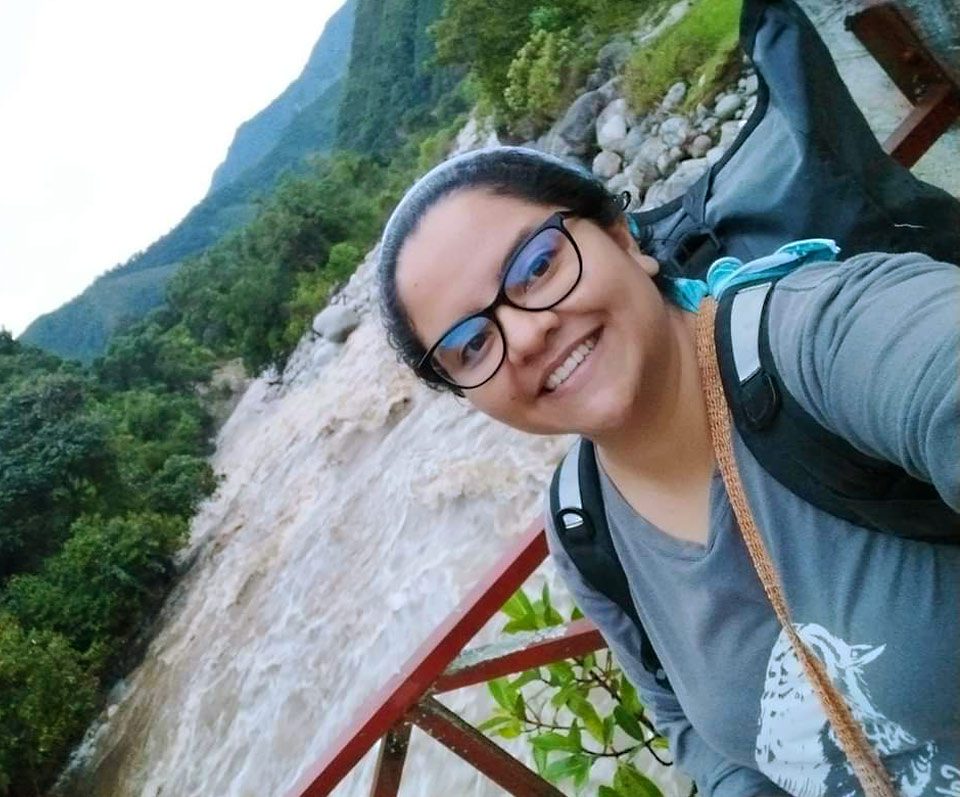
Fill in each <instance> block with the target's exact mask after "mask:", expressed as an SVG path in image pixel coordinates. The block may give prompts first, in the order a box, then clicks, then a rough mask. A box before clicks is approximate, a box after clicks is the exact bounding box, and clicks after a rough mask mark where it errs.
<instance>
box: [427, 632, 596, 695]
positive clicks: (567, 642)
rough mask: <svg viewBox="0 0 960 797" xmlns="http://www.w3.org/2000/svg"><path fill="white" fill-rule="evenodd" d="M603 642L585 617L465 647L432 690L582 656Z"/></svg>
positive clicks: (490, 678) (466, 683)
mask: <svg viewBox="0 0 960 797" xmlns="http://www.w3.org/2000/svg"><path fill="white" fill-rule="evenodd" d="M606 646H607V643H606V642H605V641H604V639H603V637H602V636H600V632H599V631H598V630H597V629H596V627H595V626H594V624H593V623H591V622H590V621H589V620H587V619H586V618H581V619H579V620H574V621H573V622H571V623H568V624H567V625H562V626H555V627H553V628H545V629H543V630H542V631H532V632H529V633H525V634H516V635H515V636H511V637H509V638H508V639H507V640H505V641H504V642H498V643H494V644H492V645H484V646H483V647H481V648H476V649H475V650H468V651H466V652H465V653H464V654H463V655H462V656H460V657H459V658H458V659H457V660H456V661H455V662H453V664H451V665H450V668H449V669H448V670H447V671H446V672H445V673H444V674H443V675H441V676H440V677H439V678H438V679H437V682H436V684H434V686H433V689H431V693H433V694H437V693H440V692H450V691H452V690H453V689H461V688H462V687H464V686H470V685H471V684H478V683H484V682H486V681H490V680H492V679H493V678H499V677H501V676H503V675H510V674H511V673H515V672H520V671H521V670H527V669H530V668H531V667H541V666H543V665H544V664H549V663H550V662H554V661H560V660H561V659H569V658H573V657H575V656H585V655H586V654H587V653H591V652H593V651H594V650H601V649H602V648H605V647H606Z"/></svg>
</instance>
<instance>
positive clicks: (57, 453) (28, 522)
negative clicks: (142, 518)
mask: <svg viewBox="0 0 960 797" xmlns="http://www.w3.org/2000/svg"><path fill="white" fill-rule="evenodd" d="M114 464H115V463H114V457H113V454H112V452H111V450H110V447H109V429H108V425H107V423H106V420H105V418H104V417H103V414H102V413H101V412H100V411H99V409H98V408H97V407H96V406H94V404H93V402H92V399H91V384H90V382H89V380H86V379H84V378H82V377H80V376H77V375H74V374H64V373H42V372H41V373H39V374H36V375H35V376H34V378H33V379H32V380H29V381H28V380H24V381H23V382H22V383H20V384H18V385H17V386H16V387H14V388H13V389H12V390H10V391H9V392H8V393H7V394H6V395H4V396H3V397H2V398H0V578H2V577H3V576H5V575H8V574H10V573H13V572H16V571H18V570H22V569H26V568H29V567H33V566H35V564H36V563H37V562H38V561H39V559H40V558H41V557H43V556H44V555H46V554H47V553H49V552H51V551H53V550H55V549H56V547H57V546H58V545H59V544H60V543H61V542H62V541H63V539H64V537H65V534H66V530H67V528H68V527H69V525H70V523H71V522H72V521H73V520H74V518H75V517H77V515H79V514H80V513H81V512H83V511H88V510H90V509H92V508H94V507H96V506H97V505H98V502H99V493H100V490H101V488H102V487H103V486H104V485H107V484H110V483H112V482H113V481H115V468H114Z"/></svg>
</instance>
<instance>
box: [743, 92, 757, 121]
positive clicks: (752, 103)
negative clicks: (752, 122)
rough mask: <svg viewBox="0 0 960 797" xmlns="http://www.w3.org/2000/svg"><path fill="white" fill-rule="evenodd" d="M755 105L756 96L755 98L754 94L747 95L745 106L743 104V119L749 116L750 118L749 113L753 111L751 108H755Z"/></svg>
mask: <svg viewBox="0 0 960 797" xmlns="http://www.w3.org/2000/svg"><path fill="white" fill-rule="evenodd" d="M756 107H757V98H756V95H754V96H753V97H748V98H747V104H746V105H745V106H743V118H744V119H749V118H750V114H752V113H753V109H754V108H756Z"/></svg>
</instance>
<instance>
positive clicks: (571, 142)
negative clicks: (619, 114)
mask: <svg viewBox="0 0 960 797" xmlns="http://www.w3.org/2000/svg"><path fill="white" fill-rule="evenodd" d="M607 102H609V100H607V99H605V95H604V94H603V92H602V89H597V90H596V91H588V92H586V93H585V94H581V95H580V96H579V97H577V99H575V100H574V101H573V104H572V105H571V106H570V107H569V108H567V112H566V113H565V114H564V115H563V118H561V119H560V121H559V122H557V124H556V125H555V127H554V128H553V131H552V132H554V133H555V135H556V136H557V137H559V138H562V139H563V140H564V142H566V144H567V146H568V150H569V152H571V153H573V154H575V155H584V154H586V153H587V152H588V151H589V150H590V148H591V147H592V146H593V136H594V124H595V122H596V121H597V115H598V114H599V113H600V111H601V109H602V108H603V107H604V105H606V104H607ZM548 135H549V133H548ZM550 151H553V150H550ZM556 154H560V153H556ZM564 154H566V153H564Z"/></svg>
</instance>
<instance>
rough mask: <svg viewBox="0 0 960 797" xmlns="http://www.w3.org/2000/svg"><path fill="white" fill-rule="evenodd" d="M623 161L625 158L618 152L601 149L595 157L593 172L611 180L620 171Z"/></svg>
mask: <svg viewBox="0 0 960 797" xmlns="http://www.w3.org/2000/svg"><path fill="white" fill-rule="evenodd" d="M622 163H623V159H622V158H621V157H620V156H619V155H617V153H616V152H611V151H610V150H608V149H604V150H601V151H600V152H599V153H598V154H597V157H595V158H594V159H593V173H594V174H595V175H597V177H599V178H600V179H601V180H609V179H610V178H611V177H613V176H614V175H615V174H616V173H617V172H619V171H620V166H621V164H622Z"/></svg>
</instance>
